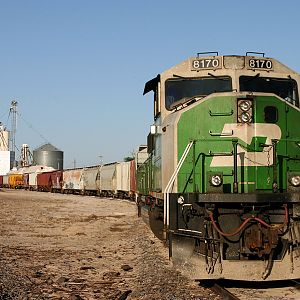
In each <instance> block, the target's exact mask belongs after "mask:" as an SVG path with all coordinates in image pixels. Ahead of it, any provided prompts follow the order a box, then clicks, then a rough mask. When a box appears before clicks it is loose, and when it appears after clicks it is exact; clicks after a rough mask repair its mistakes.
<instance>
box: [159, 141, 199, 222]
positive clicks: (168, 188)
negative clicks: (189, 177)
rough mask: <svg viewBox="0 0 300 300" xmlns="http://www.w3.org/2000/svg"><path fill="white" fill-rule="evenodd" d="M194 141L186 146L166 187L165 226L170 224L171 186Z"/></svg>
mask: <svg viewBox="0 0 300 300" xmlns="http://www.w3.org/2000/svg"><path fill="white" fill-rule="evenodd" d="M194 143H195V141H190V142H189V143H188V144H187V146H186V148H185V150H184V152H183V154H182V156H181V158H180V160H179V162H178V164H177V166H176V168H175V170H174V172H173V174H172V176H171V178H170V180H169V182H168V184H167V186H166V188H165V191H164V225H165V227H168V226H169V224H170V212H169V201H170V198H169V193H170V191H171V188H172V186H173V183H174V181H175V179H176V177H177V175H178V173H179V170H180V168H181V166H182V164H183V162H184V161H185V159H186V157H187V155H188V154H189V152H190V150H191V148H192V146H193V145H194Z"/></svg>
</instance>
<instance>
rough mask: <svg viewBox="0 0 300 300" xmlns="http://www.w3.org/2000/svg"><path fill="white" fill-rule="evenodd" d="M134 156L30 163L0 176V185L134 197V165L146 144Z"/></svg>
mask: <svg viewBox="0 0 300 300" xmlns="http://www.w3.org/2000/svg"><path fill="white" fill-rule="evenodd" d="M139 150H140V151H139V152H138V153H137V156H136V158H135V159H133V160H130V161H124V162H114V163H109V164H104V165H98V166H92V167H85V168H75V169H67V170H55V169H53V168H51V167H44V166H31V167H25V168H22V169H19V170H17V171H11V172H10V173H9V174H7V175H3V176H0V186H1V187H7V188H12V189H18V188H23V189H28V190H33V191H44V192H59V193H68V194H80V195H95V196H105V197H115V198H128V199H132V200H135V195H136V175H135V174H136V168H137V166H138V165H139V164H140V163H141V162H143V161H145V157H147V153H145V147H140V149H139Z"/></svg>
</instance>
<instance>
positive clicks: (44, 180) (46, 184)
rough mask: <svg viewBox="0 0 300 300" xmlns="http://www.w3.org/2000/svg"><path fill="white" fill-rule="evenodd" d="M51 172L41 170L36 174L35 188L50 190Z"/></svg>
mask: <svg viewBox="0 0 300 300" xmlns="http://www.w3.org/2000/svg"><path fill="white" fill-rule="evenodd" d="M51 173H52V172H43V173H39V174H37V176H36V181H37V190H38V191H40V192H50V191H51Z"/></svg>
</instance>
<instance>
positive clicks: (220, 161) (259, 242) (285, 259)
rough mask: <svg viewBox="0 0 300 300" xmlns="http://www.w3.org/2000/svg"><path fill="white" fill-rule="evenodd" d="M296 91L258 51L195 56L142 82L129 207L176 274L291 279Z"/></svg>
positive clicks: (297, 175)
mask: <svg viewBox="0 0 300 300" xmlns="http://www.w3.org/2000/svg"><path fill="white" fill-rule="evenodd" d="M299 85H300V76H299V74H298V73H297V72H295V71H293V70H292V69H290V68H288V67H287V66H285V65H284V64H282V63H281V62H279V61H277V60H276V59H273V58H268V57H266V56H265V54H264V53H258V52H247V53H246V55H244V56H237V55H227V56H226V55H224V56H221V55H219V54H218V53H217V52H205V53H198V54H197V56H195V57H191V58H189V59H187V60H185V61H183V62H182V63H180V64H178V65H175V66H174V67H172V68H170V69H168V70H166V71H164V72H163V73H161V74H159V75H157V76H156V77H155V78H153V79H151V80H150V81H148V82H147V83H146V84H145V89H144V94H146V93H148V92H151V91H153V93H154V123H153V125H152V126H151V127H150V133H149V135H148V139H147V145H148V153H149V158H148V160H147V161H146V162H145V163H144V164H142V165H141V166H139V168H138V169H137V195H138V196H137V203H138V207H139V211H142V212H145V211H147V212H148V215H149V223H150V227H151V229H152V230H153V232H154V233H155V235H156V236H157V237H159V238H161V239H163V240H165V241H166V243H167V244H168V247H169V255H170V257H171V259H172V261H173V263H174V265H175V266H176V267H177V268H179V269H180V270H181V271H182V272H183V273H184V274H187V275H189V276H191V277H192V278H197V279H220V278H224V279H233V280H235V279H236V280H237V279H238V280H251V281H260V280H282V279H296V278H300V197H299V192H300V126H299V127H298V125H297V120H298V118H299V117H300V110H299ZM145 208H146V209H145Z"/></svg>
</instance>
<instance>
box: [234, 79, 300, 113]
mask: <svg viewBox="0 0 300 300" xmlns="http://www.w3.org/2000/svg"><path fill="white" fill-rule="evenodd" d="M239 81H240V91H241V92H261V93H273V94H275V95H277V96H279V97H280V98H282V99H284V100H285V101H287V102H289V103H291V104H293V105H295V106H297V107H299V96H298V92H297V91H298V88H297V83H296V81H295V80H293V79H286V78H272V77H260V76H259V74H258V75H256V76H241V77H240V79H239Z"/></svg>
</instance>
